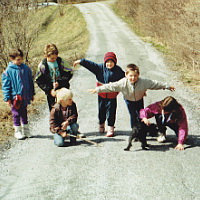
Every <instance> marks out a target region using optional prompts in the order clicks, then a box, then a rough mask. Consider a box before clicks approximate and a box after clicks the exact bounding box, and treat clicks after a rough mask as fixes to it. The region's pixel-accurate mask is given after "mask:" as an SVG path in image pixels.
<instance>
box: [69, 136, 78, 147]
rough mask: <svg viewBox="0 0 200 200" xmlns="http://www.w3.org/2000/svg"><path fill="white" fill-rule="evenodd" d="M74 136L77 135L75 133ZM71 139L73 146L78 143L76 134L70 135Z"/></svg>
mask: <svg viewBox="0 0 200 200" xmlns="http://www.w3.org/2000/svg"><path fill="white" fill-rule="evenodd" d="M74 136H75V135H74ZM69 139H70V145H71V146H74V145H76V136H75V137H73V136H70V137H69Z"/></svg>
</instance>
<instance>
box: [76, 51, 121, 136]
mask: <svg viewBox="0 0 200 200" xmlns="http://www.w3.org/2000/svg"><path fill="white" fill-rule="evenodd" d="M77 64H80V65H82V66H83V67H85V68H86V69H88V70H89V71H90V72H92V73H93V74H95V76H96V79H97V86H100V85H102V84H105V83H110V82H115V81H118V80H120V79H121V78H123V77H124V75H125V74H124V71H123V70H122V69H121V68H120V67H119V66H118V65H116V64H117V57H116V55H115V53H113V52H107V53H106V54H105V56H104V63H101V64H96V63H94V62H91V61H89V60H86V59H81V60H77V61H75V62H74V67H75V66H76V65H77ZM117 95H118V92H112V93H107V92H104V93H99V94H98V107H99V114H98V117H99V132H100V133H104V131H105V121H106V119H107V124H108V130H107V134H106V136H107V137H113V136H114V124H115V117H116V108H117Z"/></svg>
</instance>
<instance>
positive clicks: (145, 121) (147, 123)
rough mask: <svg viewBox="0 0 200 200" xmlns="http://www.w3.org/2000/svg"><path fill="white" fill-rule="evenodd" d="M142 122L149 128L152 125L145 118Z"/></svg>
mask: <svg viewBox="0 0 200 200" xmlns="http://www.w3.org/2000/svg"><path fill="white" fill-rule="evenodd" d="M141 121H142V122H144V123H145V124H146V125H147V126H149V125H150V121H149V120H148V119H147V118H143V119H142V120H141Z"/></svg>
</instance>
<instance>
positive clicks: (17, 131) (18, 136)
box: [14, 126, 25, 140]
mask: <svg viewBox="0 0 200 200" xmlns="http://www.w3.org/2000/svg"><path fill="white" fill-rule="evenodd" d="M14 128H15V133H14V136H15V138H16V139H18V140H22V139H24V138H25V136H24V134H23V133H22V131H21V126H14Z"/></svg>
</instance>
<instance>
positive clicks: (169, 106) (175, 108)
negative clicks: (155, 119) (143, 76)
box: [160, 96, 182, 121]
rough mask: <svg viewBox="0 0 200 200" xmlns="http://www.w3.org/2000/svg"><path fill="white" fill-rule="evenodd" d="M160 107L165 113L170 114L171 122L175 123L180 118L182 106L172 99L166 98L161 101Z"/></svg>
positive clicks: (170, 97)
mask: <svg viewBox="0 0 200 200" xmlns="http://www.w3.org/2000/svg"><path fill="white" fill-rule="evenodd" d="M160 106H161V109H163V110H164V111H165V112H169V113H172V120H174V121H177V120H180V119H181V118H182V112H181V109H180V108H181V107H182V106H181V104H179V103H178V102H177V100H176V99H175V98H174V97H172V96H168V97H166V98H164V99H163V100H162V101H161V103H160Z"/></svg>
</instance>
